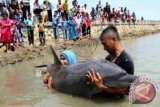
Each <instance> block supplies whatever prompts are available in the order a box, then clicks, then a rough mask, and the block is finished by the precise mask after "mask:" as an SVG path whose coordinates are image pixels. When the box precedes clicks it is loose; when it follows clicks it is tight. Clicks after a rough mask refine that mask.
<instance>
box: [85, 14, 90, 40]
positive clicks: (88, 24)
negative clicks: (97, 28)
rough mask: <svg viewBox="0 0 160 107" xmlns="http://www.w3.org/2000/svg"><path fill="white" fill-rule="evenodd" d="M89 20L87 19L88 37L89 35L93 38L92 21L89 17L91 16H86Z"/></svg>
mask: <svg viewBox="0 0 160 107" xmlns="http://www.w3.org/2000/svg"><path fill="white" fill-rule="evenodd" d="M86 16H87V18H86V23H87V35H89V36H90V37H91V19H90V17H89V14H88V13H87V14H86Z"/></svg>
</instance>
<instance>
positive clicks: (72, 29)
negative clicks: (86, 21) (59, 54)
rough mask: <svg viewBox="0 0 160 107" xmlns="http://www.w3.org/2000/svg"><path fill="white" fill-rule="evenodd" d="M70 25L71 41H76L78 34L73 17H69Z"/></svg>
mask: <svg viewBox="0 0 160 107" xmlns="http://www.w3.org/2000/svg"><path fill="white" fill-rule="evenodd" d="M68 24H69V39H70V40H74V41H75V40H77V32H76V28H75V25H76V22H75V20H74V18H73V17H69V20H68Z"/></svg>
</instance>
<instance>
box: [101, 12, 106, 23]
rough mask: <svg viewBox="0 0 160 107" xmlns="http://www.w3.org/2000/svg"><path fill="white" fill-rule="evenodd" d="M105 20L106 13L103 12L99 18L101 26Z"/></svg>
mask: <svg viewBox="0 0 160 107" xmlns="http://www.w3.org/2000/svg"><path fill="white" fill-rule="evenodd" d="M105 18H106V12H105V11H103V13H102V16H101V22H102V24H104V21H105Z"/></svg>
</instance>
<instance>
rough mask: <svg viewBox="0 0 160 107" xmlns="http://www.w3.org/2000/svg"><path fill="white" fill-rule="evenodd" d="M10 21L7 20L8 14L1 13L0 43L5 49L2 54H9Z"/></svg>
mask: <svg viewBox="0 0 160 107" xmlns="http://www.w3.org/2000/svg"><path fill="white" fill-rule="evenodd" d="M11 24H12V22H11V20H10V19H8V14H7V13H6V12H4V13H2V20H1V21H0V25H1V26H2V27H1V42H2V43H3V44H4V46H5V47H6V50H5V51H4V52H7V53H10V43H11Z"/></svg>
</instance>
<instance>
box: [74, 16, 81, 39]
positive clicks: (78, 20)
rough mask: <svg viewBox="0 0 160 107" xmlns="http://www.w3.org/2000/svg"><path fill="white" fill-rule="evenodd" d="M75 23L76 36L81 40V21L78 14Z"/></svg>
mask: <svg viewBox="0 0 160 107" xmlns="http://www.w3.org/2000/svg"><path fill="white" fill-rule="evenodd" d="M75 22H76V31H77V35H78V37H79V38H81V37H82V19H81V17H80V14H77V17H76V19H75Z"/></svg>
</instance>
